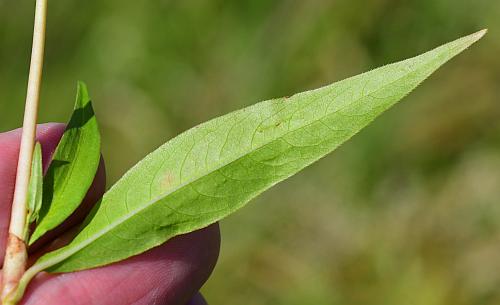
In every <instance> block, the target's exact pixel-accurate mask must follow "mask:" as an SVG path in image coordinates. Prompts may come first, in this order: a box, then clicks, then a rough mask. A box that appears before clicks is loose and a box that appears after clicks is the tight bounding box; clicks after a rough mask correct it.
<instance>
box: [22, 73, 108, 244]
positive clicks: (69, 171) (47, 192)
mask: <svg viewBox="0 0 500 305" xmlns="http://www.w3.org/2000/svg"><path fill="white" fill-rule="evenodd" d="M100 158H101V138H100V134H99V128H98V125H97V119H96V118H95V115H94V110H93V109H92V103H91V101H90V98H89V95H88V91H87V87H86V86H85V84H83V83H78V91H77V97H76V103H75V110H74V112H73V115H72V116H71V120H70V122H69V123H68V126H67V127H66V130H65V131H64V134H63V136H62V138H61V141H60V142H59V144H58V146H57V148H56V151H55V153H54V156H53V159H52V162H51V164H50V167H49V169H48V171H47V174H46V175H45V178H44V183H43V203H42V207H41V210H40V215H39V221H38V223H37V226H36V229H35V231H34V232H33V234H32V236H31V238H30V245H31V244H33V243H34V242H35V241H37V240H38V239H39V238H40V237H42V236H43V235H44V234H45V233H47V232H48V231H50V230H52V229H54V228H56V227H57V226H59V225H60V224H61V223H63V222H64V220H66V219H67V218H68V217H69V216H70V215H71V214H72V213H73V212H74V211H75V210H76V209H77V208H78V206H80V204H81V202H82V200H83V199H84V197H85V195H86V194H87V191H88V189H89V188H90V186H91V184H92V181H93V180H94V176H95V173H96V171H97V167H98V166H99V161H100Z"/></svg>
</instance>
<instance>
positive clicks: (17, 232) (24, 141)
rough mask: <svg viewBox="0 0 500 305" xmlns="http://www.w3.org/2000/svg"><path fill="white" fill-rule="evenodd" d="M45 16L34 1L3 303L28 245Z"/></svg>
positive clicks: (41, 2) (43, 0) (40, 0)
mask: <svg viewBox="0 0 500 305" xmlns="http://www.w3.org/2000/svg"><path fill="white" fill-rule="evenodd" d="M46 19H47V0H36V9H35V26H34V32H33V48H32V53H31V65H30V72H29V79H28V90H27V96H26V107H25V112H24V122H23V132H22V137H21V146H20V150H19V161H18V165H17V176H16V186H15V190H14V200H13V202H12V214H11V218H10V227H9V239H8V243H7V250H6V255H5V260H4V265H3V289H2V301H3V304H4V305H6V304H8V303H7V302H6V301H7V299H8V298H9V296H10V295H11V294H12V293H13V292H14V291H15V290H16V288H17V286H18V284H19V280H20V278H21V276H22V275H23V273H24V271H25V268H26V260H27V249H26V248H27V247H26V242H25V240H24V238H25V234H24V230H25V224H26V221H27V220H26V216H27V199H28V187H29V180H30V176H31V162H32V159H33V150H34V147H35V137H36V122H37V116H38V103H39V99H40V84H41V81H42V69H43V57H44V49H45V27H46Z"/></svg>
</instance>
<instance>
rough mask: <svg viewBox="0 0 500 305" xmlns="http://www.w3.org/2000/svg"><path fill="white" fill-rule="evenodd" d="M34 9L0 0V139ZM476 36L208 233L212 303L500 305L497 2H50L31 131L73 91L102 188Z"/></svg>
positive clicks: (18, 92) (52, 117)
mask: <svg viewBox="0 0 500 305" xmlns="http://www.w3.org/2000/svg"><path fill="white" fill-rule="evenodd" d="M32 14H33V1H19V0H18V1H14V0H0V131H6V130H9V129H13V128H16V127H18V126H19V125H20V124H21V121H22V112H23V104H24V96H25V86H26V80H27V70H28V64H29V54H30V46H31V34H32V33H31V31H32ZM484 27H488V28H489V29H490V32H489V34H488V35H487V36H486V38H485V39H484V40H482V41H481V42H480V43H479V44H478V45H475V46H474V47H473V48H471V49H470V50H468V51H467V52H465V53H464V54H462V55H461V56H459V57H458V58H457V59H455V60H453V62H451V63H449V64H448V65H446V66H445V67H444V68H443V69H441V70H440V71H439V72H437V73H436V74H435V75H433V76H432V77H431V78H430V79H429V80H428V81H427V82H426V83H425V84H424V85H422V86H420V87H419V88H418V90H416V91H415V92H414V93H413V94H412V95H411V96H409V97H408V98H406V100H405V102H404V103H402V104H400V105H398V106H397V107H395V108H394V109H392V110H390V111H389V112H387V113H386V114H385V115H383V116H382V117H381V118H380V119H378V120H377V121H376V122H375V123H374V124H372V125H371V126H370V127H369V128H367V129H366V130H364V131H363V132H362V133H360V134H359V135H358V136H356V137H355V138H354V139H353V140H351V141H350V142H349V143H348V144H346V145H344V146H342V147H341V148H340V149H339V150H337V151H336V152H335V153H334V154H332V155H330V156H328V157H327V158H325V159H323V160H322V161H320V162H319V163H317V164H315V165H313V166H311V167H310V168H308V169H307V170H305V171H303V172H302V173H300V174H298V175H297V176H295V177H293V178H292V179H290V180H288V181H287V182H285V183H282V184H280V185H279V186H277V187H275V188H274V189H272V190H271V191H269V192H267V193H265V194H264V195H263V196H261V197H259V199H257V200H255V202H253V203H252V204H250V205H249V206H248V207H247V208H245V209H243V210H241V211H240V212H238V213H237V214H236V215H234V216H232V217H230V218H229V219H227V220H225V221H223V222H222V232H223V246H222V252H221V257H220V263H219V265H218V267H217V269H216V271H215V273H214V275H213V277H212V278H211V279H210V280H209V282H208V283H207V284H206V286H205V287H204V288H203V293H204V294H205V295H206V297H207V299H208V300H209V302H210V303H211V304H264V305H265V304H273V305H278V304H287V305H295V304H297V305H308V304H315V305H316V304H335V305H336V304H339V305H341V304H342V305H401V304H404V305H444V304H447V305H461V304H464V305H483V304H485V305H486V304H500V259H499V257H500V205H499V198H500V101H499V99H500V1H497V0H475V1H467V0H373V1H368V0H367V1H360V0H332V1H328V0H307V1H305V0H303V1H298V0H277V1H271V0H251V1H220V0H211V1H209V0H184V1H169V0H152V1H123V0H120V1H119V0H86V1H67V0H66V1H50V13H49V25H48V41H47V58H46V66H45V76H44V77H45V78H44V85H43V96H42V98H43V100H42V108H41V114H40V121H42V122H45V121H61V122H64V121H66V120H67V118H68V117H69V116H70V113H71V110H72V106H73V101H74V94H75V87H76V81H77V80H80V79H81V80H84V81H86V82H87V83H88V85H89V87H90V90H91V93H92V96H93V98H94V103H95V108H96V111H97V114H98V118H99V120H100V124H101V128H102V134H103V141H104V154H105V158H106V160H107V164H108V171H109V175H110V180H111V181H110V182H113V181H115V180H116V179H117V178H119V177H120V176H121V175H122V174H123V173H124V172H125V171H126V170H127V169H128V168H129V167H130V166H132V165H133V164H135V163H136V162H137V161H139V160H140V159H141V158H142V157H143V156H145V154H147V153H148V152H150V151H152V150H153V149H154V148H156V147H157V146H159V145H160V144H162V143H164V142H165V141H166V140H168V139H170V138H172V137H173V136H175V135H176V134H178V133H180V132H182V131H183V130H186V129H187V128H190V127H192V126H194V125H196V124H198V123H201V122H203V121H206V120H208V119H210V118H213V117H215V116H218V115H221V114H224V113H226V112H229V111H232V110H235V109H238V108H241V107H244V106H247V105H251V104H253V103H255V102H257V101H261V100H264V99H268V98H273V97H280V96H284V95H290V94H292V93H294V92H298V91H304V90H306V89H312V88H315V87H318V86H321V85H324V84H327V83H330V82H333V81H336V80H340V79H343V78H346V77H348V76H352V75H355V74H358V73H361V72H363V71H366V70H368V69H372V68H374V67H377V66H380V65H383V64H387V63H390V62H394V61H398V60H401V59H404V58H407V57H411V56H414V55H417V54H419V53H421V52H424V51H426V50H429V49H431V48H433V47H435V46H437V45H440V44H442V43H445V42H448V41H451V40H453V39H455V38H458V37H460V36H463V35H466V34H469V33H472V32H474V31H477V30H479V29H481V28H484Z"/></svg>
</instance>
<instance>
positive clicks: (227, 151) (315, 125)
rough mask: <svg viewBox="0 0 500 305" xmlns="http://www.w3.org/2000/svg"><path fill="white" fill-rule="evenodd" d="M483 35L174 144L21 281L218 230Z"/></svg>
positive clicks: (206, 127)
mask: <svg viewBox="0 0 500 305" xmlns="http://www.w3.org/2000/svg"><path fill="white" fill-rule="evenodd" d="M484 33H485V32H484V31H481V32H478V33H476V34H473V35H470V36H467V37H464V38H461V39H459V40H456V41H454V42H451V43H448V44H446V45H444V46H441V47H439V48H437V49H435V50H433V51H430V52H428V53H425V54H423V55H420V56H418V57H415V58H412V59H408V60H405V61H402V62H399V63H396V64H391V65H387V66H384V67H382V68H379V69H376V70H373V71H370V72H368V73H364V74H361V75H359V76H355V77H352V78H349V79H346V80H344V81H340V82H337V83H335V84H333V85H330V86H326V87H323V88H321V89H318V90H314V91H309V92H304V93H300V94H296V95H294V96H292V97H290V98H281V99H276V100H271V101H266V102H262V103H259V104H256V105H254V106H251V107H249V108H246V109H243V110H240V111H236V112H233V113H230V114H228V115H225V116H222V117H219V118H216V119H214V120H211V121H209V122H207V123H205V124H202V125H200V126H197V127H195V128H193V129H191V130H189V131H187V132H185V133H183V134H181V135H180V136H178V137H176V138H174V139H173V140H171V141H169V142H168V143H166V144H165V145H163V146H162V147H160V148H159V149H158V150H156V151H155V152H153V153H152V154H150V155H149V156H147V157H146V158H145V159H144V160H142V161H141V162H140V163H139V164H137V165H136V166H135V167H134V168H132V169H131V170H130V171H129V172H128V173H127V174H126V175H125V176H124V177H123V178H122V179H121V180H120V181H118V182H117V183H116V185H115V186H114V187H113V188H112V189H110V190H109V191H108V192H107V193H106V194H105V196H104V198H103V199H102V201H101V202H100V204H99V205H98V206H97V207H96V208H95V209H94V211H93V213H92V215H90V216H89V217H88V219H87V220H86V224H85V225H84V227H83V228H82V230H81V231H80V233H79V234H78V235H77V236H76V237H75V239H74V240H73V241H72V242H71V243H70V244H69V245H68V246H66V247H64V248H61V249H59V250H56V251H54V252H51V253H49V254H46V255H45V256H43V257H42V258H40V259H39V261H38V262H37V263H36V264H35V265H34V267H32V269H30V271H28V272H27V275H26V276H25V279H24V281H26V280H27V279H29V277H30V276H32V275H33V274H35V273H36V272H38V271H41V270H48V271H49V272H71V271H76V270H82V269H88V268H93V267H97V266H102V265H106V264H109V263H113V262H116V261H120V260H123V259H126V258H128V257H130V256H132V255H136V254H139V253H142V252H144V251H146V250H148V249H151V248H153V247H155V246H158V245H160V244H162V243H164V242H165V241H167V240H168V239H170V238H172V237H173V236H176V235H179V234H183V233H189V232H192V231H194V230H197V229H200V228H203V227H206V226H208V225H210V224H212V223H214V222H216V221H219V220H221V219H222V218H224V217H226V216H228V215H229V214H231V213H233V212H234V211H236V210H237V209H239V208H241V207H242V206H244V205H245V204H246V203H247V202H248V201H249V200H251V199H252V198H254V197H255V196H257V195H259V194H260V193H262V192H263V191H265V190H266V189H268V188H270V187H271V186H273V185H275V184H276V183H278V182H280V181H282V180H284V179H286V178H288V177H290V176H291V175H293V174H295V173H297V172H298V171H300V170H301V169H303V168H304V167H306V166H308V165H309V164H311V163H313V162H315V161H317V160H318V159H320V158H321V157H323V156H325V155H326V154H328V153H329V152H331V151H333V150H334V149H335V148H337V147H338V146H339V145H340V144H342V143H344V142H345V141H347V140H348V139H349V138H351V137H352V136H353V135H354V134H356V133H357V132H358V131H360V130H361V129H362V128H363V127H365V126H366V125H368V124H369V123H370V122H371V121H372V120H373V119H375V118H376V117H377V116H378V115H380V114H381V113H382V112H384V111H385V110H386V109H388V108H390V107H391V106H392V105H394V104H395V103H396V102H398V101H399V100H401V99H402V98H403V97H404V96H405V95H407V94H408V93H409V92H411V91H412V90H413V89H414V88H415V87H417V85H418V84H419V83H421V82H422V81H423V80H425V79H426V78H427V77H428V76H429V75H431V74H432V73H433V72H434V71H435V70H436V69H437V68H439V67H440V66H441V65H442V64H444V63H445V62H447V61H448V60H449V59H451V58H452V57H454V56H455V55H457V54H459V53H460V52H462V51H463V50H464V49H466V48H467V47H468V46H470V45H471V44H472V43H474V42H476V41H477V40H478V39H479V38H481V37H482V36H483V35H484ZM263 208H265V207H263ZM263 211H264V210H263ZM277 217H279V215H277Z"/></svg>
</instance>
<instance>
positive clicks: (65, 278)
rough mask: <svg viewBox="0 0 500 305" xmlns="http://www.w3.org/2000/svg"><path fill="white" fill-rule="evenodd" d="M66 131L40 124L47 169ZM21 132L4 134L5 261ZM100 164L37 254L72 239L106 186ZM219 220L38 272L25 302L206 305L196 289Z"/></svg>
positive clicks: (0, 136)
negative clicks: (150, 245) (73, 266)
mask: <svg viewBox="0 0 500 305" xmlns="http://www.w3.org/2000/svg"><path fill="white" fill-rule="evenodd" d="M63 132H64V125H63V124H57V123H50V124H43V125H39V126H38V128H37V141H39V142H40V143H41V144H42V151H43V162H44V168H45V169H46V168H47V166H48V165H49V162H50V160H51V156H52V154H53V152H54V150H55V148H56V146H57V143H58V142H59V140H60V138H61V136H62V134H63ZM20 139H21V130H19V129H18V130H14V131H10V132H6V133H0V259H1V260H2V261H3V257H4V254H5V253H4V252H5V244H6V239H7V231H8V225H9V217H10V210H11V204H12V196H13V191H14V184H15V175H16V166H17V158H18V154H19V142H20ZM105 177H106V174H105V169H104V162H101V165H100V167H99V170H98V173H97V174H96V178H95V180H94V183H93V185H92V187H91V189H90V190H89V193H88V194H87V196H86V198H85V200H84V202H83V203H82V206H81V207H80V208H79V210H78V211H77V212H75V214H74V215H72V217H71V218H70V219H69V222H66V223H65V224H63V225H62V226H61V227H59V228H58V229H56V230H54V231H53V232H50V234H49V236H48V237H46V238H45V239H43V240H42V242H41V243H38V244H37V245H35V247H34V248H33V247H32V248H31V249H30V252H31V253H32V255H33V256H34V257H36V256H39V255H41V254H42V253H43V252H44V251H47V249H49V248H53V247H54V245H57V244H58V243H61V242H62V241H63V240H65V239H68V236H67V235H68V234H70V232H71V228H74V226H75V225H77V224H78V223H79V222H81V221H82V219H83V218H84V217H85V215H86V213H87V212H88V211H89V209H90V208H91V207H92V205H93V204H94V203H95V202H96V201H97V200H98V199H99V198H100V197H101V196H102V194H103V193H104V190H105V183H106V178H105ZM65 237H66V238H65ZM219 247H220V233H219V227H218V225H217V224H215V225H212V226H210V227H208V228H205V229H202V230H199V231H196V232H193V233H190V234H186V235H182V236H178V237H175V238H173V239H171V240H170V241H168V242H167V243H165V244H164V245H162V246H160V247H157V248H155V249H152V250H150V251H147V252H146V253H143V254H141V255H138V256H135V257H133V258H130V259H127V260H125V261H122V262H119V263H115V264H112V265H109V266H105V267H101V268H97V269H92V270H85V271H79V272H75V273H67V274H58V275H52V274H47V273H41V274H39V275H38V276H37V277H36V278H35V279H34V280H33V281H32V283H31V284H30V286H29V288H28V290H27V291H26V294H25V297H24V298H23V301H22V302H21V303H20V304H21V305H42V304H43V305H45V304H53V305H204V304H206V302H205V301H204V299H203V297H202V296H201V295H200V294H199V293H198V291H199V289H200V287H201V286H202V285H203V284H204V283H205V281H206V280H207V279H208V277H209V276H210V274H211V272H212V270H213V268H214V266H215V264H216V262H217V258H218V255H219Z"/></svg>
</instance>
